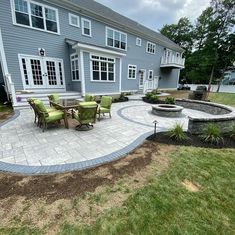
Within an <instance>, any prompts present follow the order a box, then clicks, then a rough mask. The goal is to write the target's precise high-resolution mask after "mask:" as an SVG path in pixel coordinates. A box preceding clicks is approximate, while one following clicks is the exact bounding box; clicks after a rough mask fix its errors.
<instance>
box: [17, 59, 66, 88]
mask: <svg viewBox="0 0 235 235" xmlns="http://www.w3.org/2000/svg"><path fill="white" fill-rule="evenodd" d="M19 60H20V67H21V76H22V80H23V84H24V88H25V89H40V88H41V89H45V88H46V89H53V88H65V81H64V65H63V60H62V59H58V58H49V57H40V56H28V55H19Z"/></svg>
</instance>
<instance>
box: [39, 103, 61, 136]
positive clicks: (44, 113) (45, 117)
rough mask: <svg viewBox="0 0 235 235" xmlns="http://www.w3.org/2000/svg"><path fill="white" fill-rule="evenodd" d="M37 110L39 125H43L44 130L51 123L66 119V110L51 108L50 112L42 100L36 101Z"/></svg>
mask: <svg viewBox="0 0 235 235" xmlns="http://www.w3.org/2000/svg"><path fill="white" fill-rule="evenodd" d="M34 104H35V107H36V112H37V113H38V119H39V126H40V127H42V131H43V132H44V130H45V129H47V125H48V124H49V123H56V122H60V120H61V119H64V112H63V111H61V110H51V111H50V112H48V110H47V109H46V107H45V105H44V104H43V102H42V101H41V100H35V101H34Z"/></svg>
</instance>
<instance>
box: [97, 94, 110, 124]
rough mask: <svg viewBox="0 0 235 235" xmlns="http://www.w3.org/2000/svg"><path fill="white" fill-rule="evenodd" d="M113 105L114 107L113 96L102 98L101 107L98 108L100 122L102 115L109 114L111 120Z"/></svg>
mask: <svg viewBox="0 0 235 235" xmlns="http://www.w3.org/2000/svg"><path fill="white" fill-rule="evenodd" d="M111 105H112V97H111V96H102V98H101V102H100V106H99V108H98V112H97V114H98V115H99V118H98V120H100V115H101V114H103V115H104V114H105V113H109V117H110V118H111Z"/></svg>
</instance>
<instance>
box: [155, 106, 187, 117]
mask: <svg viewBox="0 0 235 235" xmlns="http://www.w3.org/2000/svg"><path fill="white" fill-rule="evenodd" d="M182 110H183V107H181V106H177V105H172V104H158V105H153V106H152V113H153V114H154V115H157V116H161V117H172V118H174V117H180V116H181V114H182Z"/></svg>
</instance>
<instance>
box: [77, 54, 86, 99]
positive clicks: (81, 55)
mask: <svg viewBox="0 0 235 235" xmlns="http://www.w3.org/2000/svg"><path fill="white" fill-rule="evenodd" d="M78 53H79V51H78ZM79 57H80V60H79V61H80V68H79V71H80V74H79V75H80V78H81V88H82V96H85V93H86V86H85V72H84V58H83V51H82V50H80V56H79Z"/></svg>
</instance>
